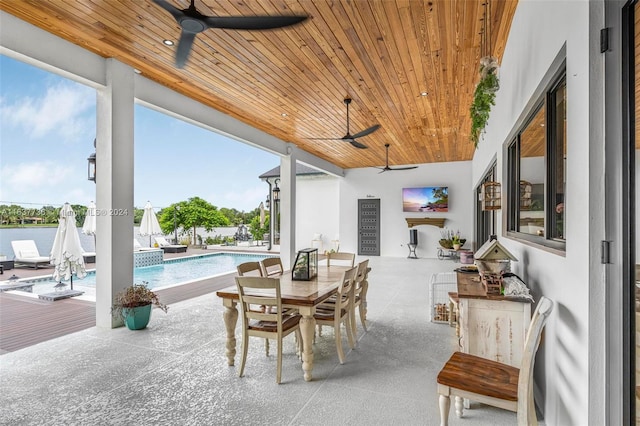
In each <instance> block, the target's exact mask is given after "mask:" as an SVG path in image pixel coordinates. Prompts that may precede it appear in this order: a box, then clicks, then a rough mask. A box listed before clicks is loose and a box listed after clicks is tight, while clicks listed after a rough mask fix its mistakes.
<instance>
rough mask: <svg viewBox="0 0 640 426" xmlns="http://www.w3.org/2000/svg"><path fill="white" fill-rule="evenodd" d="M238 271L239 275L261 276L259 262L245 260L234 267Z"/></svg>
mask: <svg viewBox="0 0 640 426" xmlns="http://www.w3.org/2000/svg"><path fill="white" fill-rule="evenodd" d="M236 269H237V271H238V275H240V276H241V277H245V276H255V277H262V276H263V275H262V267H261V266H260V262H245V263H241V264H239V265H238V266H237V267H236Z"/></svg>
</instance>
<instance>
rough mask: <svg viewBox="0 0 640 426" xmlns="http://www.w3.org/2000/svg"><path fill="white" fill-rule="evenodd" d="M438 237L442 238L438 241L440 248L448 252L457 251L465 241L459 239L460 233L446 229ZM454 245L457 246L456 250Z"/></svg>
mask: <svg viewBox="0 0 640 426" xmlns="http://www.w3.org/2000/svg"><path fill="white" fill-rule="evenodd" d="M440 236H441V237H442V238H440V241H439V243H440V246H441V247H442V248H445V249H448V250H451V249H454V250H459V249H460V247H462V246H464V243H465V242H466V241H467V240H466V239H465V238H461V237H460V231H457V232H453V231H452V230H451V229H447V228H445V229H443V230H441V231H440ZM454 244H457V245H458V246H457V247H458V248H456V247H455V246H454Z"/></svg>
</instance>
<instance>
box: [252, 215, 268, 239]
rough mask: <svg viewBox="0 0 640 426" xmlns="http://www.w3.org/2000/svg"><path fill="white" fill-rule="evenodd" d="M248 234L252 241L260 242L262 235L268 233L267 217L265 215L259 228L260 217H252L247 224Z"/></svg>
mask: <svg viewBox="0 0 640 426" xmlns="http://www.w3.org/2000/svg"><path fill="white" fill-rule="evenodd" d="M249 232H251V235H253V239H254V240H262V239H263V237H264V234H267V233H268V232H269V215H265V218H264V224H263V225H262V227H260V215H258V216H254V217H253V219H251V222H250V223H249Z"/></svg>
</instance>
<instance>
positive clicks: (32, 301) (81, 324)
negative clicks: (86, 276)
mask: <svg viewBox="0 0 640 426" xmlns="http://www.w3.org/2000/svg"><path fill="white" fill-rule="evenodd" d="M236 249H237V250H236V251H244V252H251V251H254V252H258V253H260V252H264V251H266V250H260V249H263V248H262V247H260V248H259V249H258V250H256V249H255V248H246V247H239V248H236ZM243 249H244V250H243ZM217 251H232V250H225V249H224V248H221V249H220V250H200V249H193V248H189V250H187V253H165V254H164V258H165V259H170V258H175V257H183V256H185V254H186V255H188V256H189V255H195V254H204V253H215V252H217ZM271 253H272V254H278V253H277V252H271ZM93 267H95V265H93V264H90V265H88V268H90V269H91V268H93ZM51 273H53V268H52V267H45V268H39V269H34V268H14V269H13V270H9V271H5V274H4V275H3V276H0V280H4V279H8V278H9V277H10V276H11V275H13V274H16V275H17V276H19V277H20V278H30V277H36V276H38V277H39V276H44V275H50V274H51ZM234 276H235V272H234V273H230V274H227V275H222V276H219V277H216V278H211V279H207V280H202V281H197V282H193V283H189V284H184V285H180V286H175V287H166V288H163V289H159V290H155V291H156V293H157V294H158V297H159V298H160V301H162V303H165V304H167V305H171V304H172V303H176V302H179V301H182V300H187V299H191V298H193V297H198V296H202V295H205V294H208V293H214V292H215V291H217V290H220V289H222V288H224V287H228V286H230V285H234V284H235V281H234V279H233V277H234ZM212 297H213V298H215V299H218V298H217V297H215V296H212ZM217 302H218V300H215V301H214V303H217ZM219 302H220V303H222V301H221V300H220V301H219ZM95 325H96V307H95V302H91V301H86V300H78V299H74V298H69V299H64V300H57V301H46V300H40V299H38V298H36V297H28V296H20V295H15V294H8V293H0V354H3V353H6V352H13V351H16V350H18V349H22V348H25V347H27V346H31V345H35V344H37V343H40V342H44V341H47V340H51V339H54V338H56V337H60V336H64V335H65V334H69V333H74V332H76V331H80V330H84V329H86V328H90V327H94V326H95Z"/></svg>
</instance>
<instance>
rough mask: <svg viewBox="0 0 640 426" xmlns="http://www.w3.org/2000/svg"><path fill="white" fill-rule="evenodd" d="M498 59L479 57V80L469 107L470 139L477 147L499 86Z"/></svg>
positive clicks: (494, 102)
mask: <svg viewBox="0 0 640 426" xmlns="http://www.w3.org/2000/svg"><path fill="white" fill-rule="evenodd" d="M497 73H498V61H497V60H496V59H495V58H494V57H492V56H485V57H483V58H481V59H480V81H479V82H478V85H477V86H476V90H475V92H474V93H473V101H472V103H471V107H470V108H469V113H470V114H471V136H470V138H471V141H472V142H473V145H474V146H475V147H476V148H477V147H478V142H479V140H480V133H482V131H483V130H484V128H485V127H486V125H487V122H488V121H489V113H490V112H491V107H492V106H493V105H495V104H496V92H497V91H498V89H499V88H500V81H499V79H498V74H497Z"/></svg>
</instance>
